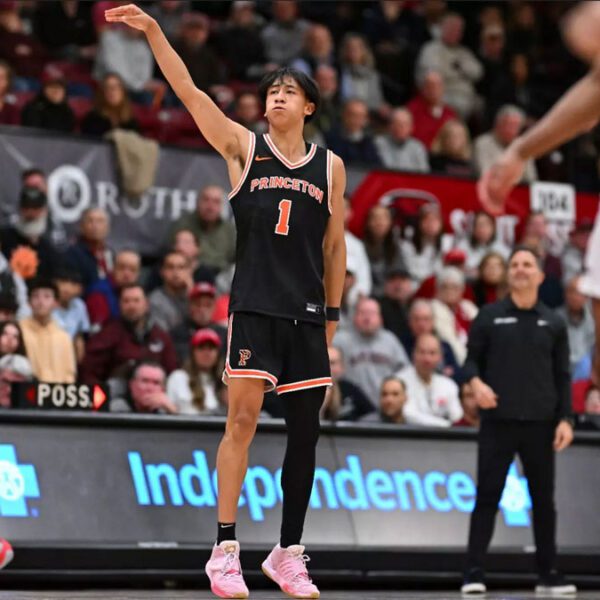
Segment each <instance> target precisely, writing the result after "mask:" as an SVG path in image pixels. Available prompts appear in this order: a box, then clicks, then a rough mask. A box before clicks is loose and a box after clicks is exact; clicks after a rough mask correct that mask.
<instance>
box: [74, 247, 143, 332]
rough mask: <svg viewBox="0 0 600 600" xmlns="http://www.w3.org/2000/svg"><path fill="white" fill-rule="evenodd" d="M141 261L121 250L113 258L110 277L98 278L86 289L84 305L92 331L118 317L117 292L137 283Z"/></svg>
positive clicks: (133, 254)
mask: <svg viewBox="0 0 600 600" xmlns="http://www.w3.org/2000/svg"><path fill="white" fill-rule="evenodd" d="M141 265H142V261H141V258H140V255H139V254H138V253H137V252H134V251H133V250H121V251H120V252H118V253H117V255H116V257H115V266H114V269H113V272H112V276H109V277H99V278H97V279H96V281H95V282H94V283H92V284H91V285H90V287H89V288H88V292H87V295H86V298H85V303H86V306H87V309H88V314H89V316H90V324H91V327H92V331H93V330H98V329H99V328H100V326H102V325H103V324H104V323H106V321H108V320H109V319H110V318H111V317H118V316H119V302H118V298H117V296H118V294H119V290H120V289H121V288H122V287H124V286H126V285H132V284H134V283H137V281H138V279H139V277H140V270H141Z"/></svg>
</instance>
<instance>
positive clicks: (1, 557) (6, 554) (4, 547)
mask: <svg viewBox="0 0 600 600" xmlns="http://www.w3.org/2000/svg"><path fill="white" fill-rule="evenodd" d="M14 555H15V553H14V552H13V549H12V546H11V545H10V544H9V543H8V542H7V541H6V540H5V539H3V538H0V569H4V567H5V566H6V565H7V564H8V563H9V562H10V561H11V560H12V559H13V556H14Z"/></svg>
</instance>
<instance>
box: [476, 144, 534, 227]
mask: <svg viewBox="0 0 600 600" xmlns="http://www.w3.org/2000/svg"><path fill="white" fill-rule="evenodd" d="M524 170H525V161H524V160H523V159H522V158H521V157H520V156H519V154H518V152H517V150H516V149H515V148H514V146H509V147H508V148H507V149H506V150H505V151H504V152H503V153H502V155H501V156H500V157H499V158H498V159H497V160H496V161H495V162H494V164H493V165H492V166H491V167H490V168H489V169H488V170H487V171H485V172H484V173H483V174H482V176H481V177H480V179H479V181H478V182H477V195H478V196H479V202H480V203H481V206H482V207H483V208H484V210H485V211H486V212H488V213H490V214H491V215H494V216H498V215H501V214H502V213H503V212H504V206H505V202H506V198H507V196H508V194H509V193H510V191H511V190H512V189H513V187H514V186H515V185H516V184H517V183H518V182H519V181H520V179H521V177H523V171H524Z"/></svg>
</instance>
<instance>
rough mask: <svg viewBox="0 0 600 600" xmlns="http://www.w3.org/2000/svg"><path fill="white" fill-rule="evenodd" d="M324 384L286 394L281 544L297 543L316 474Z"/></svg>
mask: <svg viewBox="0 0 600 600" xmlns="http://www.w3.org/2000/svg"><path fill="white" fill-rule="evenodd" d="M324 396H325V388H322V387H321V388H312V389H308V390H301V391H299V392H291V393H288V394H286V395H285V408H286V413H285V421H286V424H287V430H288V439H287V448H286V451H285V458H284V460H283V470H282V473H281V487H282V489H283V510H282V519H281V538H280V541H279V545H280V546H281V547H282V548H287V547H288V546H293V545H295V544H299V543H300V539H301V537H302V529H303V527H304V519H305V517H306V510H307V508H308V503H309V501H310V494H311V491H312V486H313V479H314V475H315V451H316V446H317V441H318V439H319V409H320V408H321V404H323V398H324Z"/></svg>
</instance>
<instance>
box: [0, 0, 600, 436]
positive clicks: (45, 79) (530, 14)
mask: <svg viewBox="0 0 600 600" xmlns="http://www.w3.org/2000/svg"><path fill="white" fill-rule="evenodd" d="M115 4H117V2H115V1H108V2H107V1H102V2H96V3H94V4H92V3H86V2H81V1H78V0H62V1H57V2H37V3H36V2H33V1H27V2H11V1H0V122H1V123H4V124H9V125H17V124H21V125H25V126H34V127H41V128H46V129H49V130H53V131H61V132H75V131H79V132H80V133H82V134H84V135H91V136H102V135H104V134H105V133H107V132H109V131H110V130H112V129H114V128H124V129H129V130H133V131H139V132H141V133H143V134H146V135H149V134H153V133H156V132H157V131H158V129H157V128H156V127H155V125H156V124H155V123H153V122H152V118H153V117H152V115H154V116H155V117H156V118H157V119H158V118H159V116H160V114H161V111H167V112H168V111H178V110H179V111H181V110H183V109H182V108H181V107H179V106H178V104H177V99H176V98H174V97H173V96H172V94H171V93H170V92H169V90H168V89H167V86H166V85H165V84H164V81H163V80H162V79H161V75H160V72H159V71H158V70H157V69H156V65H155V64H154V60H153V58H152V55H151V53H150V51H149V48H148V46H147V44H146V42H145V40H144V39H143V38H141V37H140V36H139V35H138V34H137V33H136V32H135V31H133V30H130V29H123V28H118V27H113V26H109V25H108V24H107V23H105V22H104V20H103V18H102V14H103V10H104V9H105V8H107V7H110V6H113V5H115ZM454 4H456V8H457V9H458V10H459V11H460V14H459V13H457V12H449V8H452V9H454V8H455V6H454ZM466 4H470V6H466V5H464V4H461V3H451V6H450V7H448V6H447V3H446V2H445V1H444V0H423V1H422V2H417V1H406V2H402V1H393V0H390V1H385V2H367V3H365V2H336V3H322V2H304V3H302V4H301V5H300V4H299V3H296V2H293V1H292V0H289V1H283V2H282V1H277V0H276V1H274V2H265V3H254V2H248V1H236V2H231V3H202V2H192V1H187V0H168V1H167V0H163V1H157V2H153V3H151V2H147V3H145V6H146V7H147V8H148V9H149V10H151V11H152V13H153V15H154V16H155V18H156V19H157V20H158V21H159V23H160V24H161V26H162V27H163V29H164V30H165V33H166V34H167V36H168V37H169V38H170V39H171V40H172V42H173V44H174V46H175V47H176V49H177V51H178V52H179V53H180V55H181V56H182V58H183V59H184V61H185V62H186V64H188V66H189V67H190V71H191V73H192V77H193V78H194V81H195V82H196V84H197V85H199V86H200V87H202V88H203V89H205V90H206V91H208V92H209V93H210V94H211V95H212V96H213V98H214V99H215V101H216V102H217V103H218V104H219V105H220V106H221V107H223V108H224V110H226V111H228V112H229V114H231V115H232V116H233V117H234V118H236V119H237V120H238V121H240V122H241V123H243V124H244V125H245V126H246V127H248V128H250V129H252V130H253V131H255V132H257V133H261V132H264V131H265V127H266V124H265V122H264V120H263V117H262V109H261V106H260V102H259V100H258V97H257V95H256V83H257V81H258V79H259V78H260V77H261V76H262V75H263V74H264V73H265V72H267V71H268V70H270V69H272V68H274V67H276V66H278V65H282V64H291V65H293V66H294V67H295V68H298V69H300V70H302V71H304V72H306V73H309V74H311V75H312V76H313V77H315V79H316V80H317V82H318V84H319V87H320V88H321V92H322V94H323V99H324V102H323V108H322V110H321V112H320V114H319V115H318V116H317V117H316V119H315V120H314V121H313V122H312V123H311V124H310V126H309V127H307V131H306V135H307V137H308V138H309V139H312V140H314V141H316V142H317V143H320V144H326V145H328V147H330V148H331V149H333V150H334V151H335V152H336V153H338V154H339V155H340V156H341V157H342V158H343V159H344V160H345V161H347V162H348V163H352V162H353V161H356V162H359V163H363V164H370V165H382V166H385V167H388V168H392V169H399V170H407V171H418V172H429V171H432V170H433V171H439V172H442V173H446V174H450V175H459V176H474V175H476V174H477V173H478V172H480V171H481V170H482V169H485V168H486V167H487V166H488V165H489V164H490V161H492V160H494V159H495V158H496V157H497V156H498V153H499V152H501V150H502V148H504V147H505V146H506V145H507V144H509V143H510V142H511V141H512V140H513V139H514V138H515V137H516V136H517V135H518V134H519V132H520V131H521V130H522V129H523V127H525V126H527V125H528V124H529V123H531V122H532V121H534V120H535V119H536V118H537V117H539V116H540V114H542V112H543V111H544V110H545V109H546V108H547V106H548V105H549V104H550V103H551V102H552V101H553V100H554V99H555V98H556V96H557V95H558V94H559V93H560V92H561V91H562V90H563V89H564V87H565V86H566V85H567V84H568V82H569V81H571V80H572V79H573V77H574V76H575V75H577V74H578V73H579V72H580V68H579V67H578V66H576V63H573V62H572V61H571V59H570V58H569V57H568V56H567V55H566V53H565V52H564V51H559V50H557V49H556V48H554V49H553V52H550V51H549V50H548V49H547V48H546V47H545V46H544V43H543V39H544V36H543V35H542V33H543V27H549V28H550V27H553V28H554V29H553V31H554V32H556V23H557V18H558V16H559V15H560V14H561V13H562V8H563V6H562V3H554V6H552V7H548V6H545V5H544V6H543V7H541V8H539V9H538V8H537V7H536V8H535V9H534V7H533V6H532V5H531V4H530V3H519V4H512V3H511V4H506V5H500V6H498V5H496V4H494V5H492V4H490V3H480V5H479V4H474V3H466ZM200 11H202V12H200ZM19 48H20V49H21V50H19ZM534 59H535V62H534ZM534 64H535V69H534V67H533V65H534ZM550 64H551V66H552V68H553V69H554V71H553V73H554V75H553V77H552V81H548V75H547V72H546V71H544V69H546V70H547V69H548V68H549V65H550ZM565 65H567V66H565ZM574 65H575V66H574ZM561 69H563V70H562V71H561ZM399 73H400V74H399ZM557 73H559V74H562V75H561V76H560V77H559V76H558V75H557ZM557 82H558V83H557ZM538 88H540V89H542V90H543V92H541V91H539V89H538ZM23 99H27V101H26V102H22V101H23ZM82 99H83V100H84V101H86V102H87V110H85V111H83V110H81V108H82V106H86V103H85V102H83V101H81V100H82ZM75 105H77V109H75ZM161 118H162V117H161ZM198 137H199V138H200V136H198ZM472 140H473V141H472ZM544 172H546V173H547V172H548V169H547V167H546V168H545V171H544ZM525 178H526V180H527V181H533V180H535V179H536V178H537V171H536V165H535V164H533V163H531V164H530V165H529V166H528V169H527V171H526V175H525ZM206 183H207V185H205V187H204V188H203V189H201V190H199V192H198V200H197V208H196V210H195V211H194V212H191V213H189V214H185V215H184V216H182V217H181V218H180V219H179V220H178V221H177V222H175V223H174V225H173V227H172V229H171V231H169V233H168V235H167V236H166V238H165V239H164V240H157V245H160V246H161V248H163V252H162V254H161V259H160V262H159V264H153V265H148V264H144V261H143V260H142V257H141V256H140V255H139V253H138V252H137V251H136V249H135V248H133V247H132V248H124V249H121V250H120V251H119V252H114V251H113V249H112V248H111V247H110V245H109V244H108V241H107V240H108V239H109V236H110V228H111V224H110V219H109V217H108V215H107V214H106V213H105V212H104V211H103V210H102V209H100V208H90V209H88V210H86V211H85V212H84V214H83V215H82V218H81V221H80V223H79V231H78V235H77V236H76V237H75V239H71V238H69V237H68V236H67V235H66V233H65V230H64V228H63V227H62V225H61V224H60V223H59V222H56V221H55V219H54V218H53V215H52V211H51V210H50V209H49V206H48V198H47V193H48V189H47V183H46V179H45V174H44V173H43V172H42V171H40V170H39V169H35V168H33V169H28V170H27V171H24V172H23V174H22V191H21V194H20V197H19V201H18V209H17V210H16V212H15V214H14V215H13V216H12V217H11V219H10V220H9V221H8V222H6V223H5V224H4V226H3V228H2V229H1V231H0V251H1V252H0V319H1V322H0V405H2V406H7V405H8V404H9V400H8V397H9V395H10V393H9V388H10V383H12V382H19V381H29V380H31V379H33V378H35V379H38V380H41V381H48V382H62V383H68V382H74V381H78V382H82V383H89V384H95V383H107V384H108V386H109V389H110V396H111V410H114V411H118V412H124V411H125V412H145V413H166V414H185V415H223V414H225V413H226V408H227V388H226V386H224V384H223V382H222V381H221V373H222V369H223V362H224V360H225V354H226V351H227V339H226V338H227V335H226V334H227V329H226V326H227V305H228V293H229V289H230V286H231V280H232V275H233V261H234V253H235V228H234V225H233V223H232V221H231V220H230V219H229V217H228V216H226V215H227V211H226V210H225V207H224V199H225V190H223V189H222V188H221V187H219V186H218V185H213V184H211V183H210V182H206ZM346 211H347V214H346V221H347V222H348V221H349V219H350V218H351V215H352V206H351V204H350V202H349V201H348V202H347V204H346ZM590 230H591V223H589V222H582V223H580V224H579V225H578V226H577V227H575V228H574V229H573V231H572V232H571V233H570V236H569V241H568V244H567V246H566V249H565V251H564V252H563V253H562V254H561V255H560V256H555V255H554V254H553V249H552V245H551V243H550V235H549V231H548V227H547V223H546V221H545V218H544V215H543V214H541V213H535V212H534V213H531V215H530V216H529V218H528V221H527V223H526V224H525V227H524V230H523V235H522V239H520V240H518V241H520V242H523V243H525V244H527V245H529V246H531V247H533V248H535V249H536V251H537V252H538V253H540V255H541V256H543V260H544V271H545V276H546V278H545V281H544V284H543V286H542V288H541V291H540V293H541V299H542V300H543V301H544V302H546V303H547V304H548V305H549V306H551V307H552V308H555V309H556V310H557V311H558V312H559V313H560V314H561V315H562V316H563V318H564V319H565V321H566V323H567V325H568V331H569V339H570V344H571V366H572V369H573V378H574V382H575V383H576V382H578V381H584V382H586V385H585V387H583V388H582V390H581V394H580V396H581V398H580V404H581V407H580V412H584V410H587V411H588V412H589V413H595V414H598V413H600V401H599V400H598V391H597V390H596V389H594V388H593V387H590V386H589V385H588V384H587V381H588V380H589V372H590V363H591V358H590V357H591V353H592V351H593V348H592V344H593V340H594V329H593V328H594V323H593V319H592V318H591V315H590V310H589V306H588V303H587V300H586V299H585V298H584V297H583V296H581V294H579V292H578V291H577V286H576V282H577V277H578V275H579V274H580V273H581V272H582V267H583V255H584V252H585V248H586V246H587V242H588V238H589V234H590ZM346 242H347V247H348V262H347V269H346V278H345V285H344V296H343V301H342V310H341V321H340V325H339V331H338V333H337V335H336V337H335V339H334V343H333V346H332V347H331V348H330V349H329V355H330V363H331V370H332V376H333V380H334V385H333V386H332V387H331V388H329V389H328V390H327V394H326V400H325V404H324V406H323V409H322V418H323V419H324V420H351V421H359V420H360V421H366V422H380V423H391V424H403V423H407V424H412V425H430V426H440V427H447V426H451V425H453V424H460V425H466V426H476V425H477V424H478V419H479V417H478V413H477V407H476V405H475V404H474V402H473V395H472V391H471V390H470V387H469V385H468V384H466V383H465V382H464V381H463V379H462V364H463V362H464V360H465V356H466V343H467V338H468V333H469V327H470V324H471V322H472V320H473V319H474V318H475V316H476V315H477V312H478V310H479V309H480V308H481V307H482V306H483V305H485V304H487V303H489V302H493V301H495V300H497V299H500V298H502V297H503V296H504V295H505V293H506V270H507V263H506V261H507V257H508V255H509V253H510V250H511V249H510V248H509V247H508V246H507V245H506V244H505V242H504V241H503V240H501V239H500V238H499V236H498V234H497V230H496V220H495V219H494V218H493V217H491V216H490V215H488V214H486V213H483V212H480V213H477V214H475V215H472V218H470V221H469V226H468V232H467V234H466V235H464V236H460V237H453V236H450V235H449V234H447V233H445V232H444V227H443V220H442V216H441V213H440V210H439V207H438V206H436V205H435V204H432V203H425V204H423V205H422V206H421V208H420V209H419V212H418V214H417V215H416V218H415V220H414V227H412V229H410V230H409V229H408V228H405V229H400V228H399V227H398V223H397V222H396V220H395V215H394V213H393V211H392V210H391V209H390V208H388V207H387V206H382V205H376V206H373V207H372V208H371V209H370V210H369V213H368V215H367V217H366V220H365V224H364V230H363V232H362V236H361V237H360V238H359V237H356V236H355V235H353V234H352V233H350V232H349V231H347V233H346ZM49 349H50V350H49ZM7 390H8V391H7ZM265 411H266V413H267V414H270V415H272V416H279V413H278V408H277V402H276V401H274V400H273V398H272V397H271V398H269V397H267V400H266V402H265ZM589 422H592V423H593V420H592V421H589Z"/></svg>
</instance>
